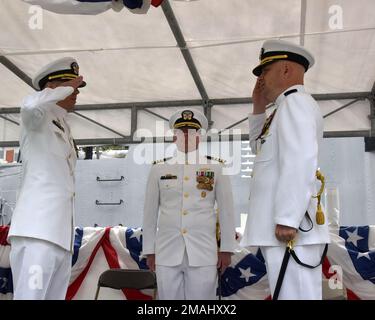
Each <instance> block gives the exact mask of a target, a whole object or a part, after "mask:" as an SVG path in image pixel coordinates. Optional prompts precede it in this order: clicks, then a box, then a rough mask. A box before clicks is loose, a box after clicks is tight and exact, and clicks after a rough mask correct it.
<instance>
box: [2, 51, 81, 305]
mask: <svg viewBox="0 0 375 320" xmlns="http://www.w3.org/2000/svg"><path fill="white" fill-rule="evenodd" d="M33 85H34V87H35V88H36V89H37V90H38V91H37V92H35V93H33V94H31V95H29V96H28V97H26V98H25V99H24V101H23V104H22V106H21V137H20V150H21V157H22V166H23V180H22V187H21V190H20V194H19V196H18V199H17V203H16V208H15V210H14V213H13V216H12V221H11V227H10V230H9V235H8V239H9V241H10V243H11V252H10V265H11V269H12V275H13V286H14V299H31V300H34V299H37V300H39V299H65V294H66V290H67V287H68V284H69V279H70V271H71V263H72V261H71V258H72V250H73V241H74V217H73V207H74V167H75V164H76V160H77V156H76V148H75V144H74V141H73V138H72V136H71V133H70V128H69V125H68V124H67V122H66V118H67V113H68V112H70V111H73V109H74V106H75V104H76V99H77V95H78V94H79V91H78V88H79V87H83V86H85V85H86V83H85V82H84V81H83V78H82V77H81V76H79V67H78V64H77V61H76V60H75V59H73V58H69V57H67V58H62V59H59V60H57V61H54V62H52V63H50V64H48V65H47V66H45V67H44V68H42V70H40V71H39V72H38V73H37V74H36V76H35V77H34V78H33Z"/></svg>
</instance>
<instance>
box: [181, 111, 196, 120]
mask: <svg viewBox="0 0 375 320" xmlns="http://www.w3.org/2000/svg"><path fill="white" fill-rule="evenodd" d="M181 115H182V118H183V119H184V120H191V119H192V118H193V116H194V113H193V112H192V111H190V110H185V111H182V113H181Z"/></svg>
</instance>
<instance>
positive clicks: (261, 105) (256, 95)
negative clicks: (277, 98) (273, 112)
mask: <svg viewBox="0 0 375 320" xmlns="http://www.w3.org/2000/svg"><path fill="white" fill-rule="evenodd" d="M252 98H253V106H254V108H253V114H260V113H264V112H266V106H267V105H268V104H269V103H270V101H268V99H267V98H266V97H265V95H264V82H263V80H262V78H258V80H257V82H256V84H255V87H254V90H253V96H252Z"/></svg>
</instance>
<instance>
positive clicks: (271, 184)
mask: <svg viewBox="0 0 375 320" xmlns="http://www.w3.org/2000/svg"><path fill="white" fill-rule="evenodd" d="M275 104H276V108H277V112H276V114H275V116H274V118H273V121H272V123H271V126H270V128H269V130H268V132H267V133H265V134H264V135H263V136H262V137H261V138H260V139H256V138H257V137H258V136H259V135H260V133H261V131H262V128H263V125H264V123H265V120H266V115H265V114H260V115H252V114H250V115H249V121H250V146H251V148H252V150H253V151H257V155H256V158H255V161H254V162H255V163H254V168H253V178H252V179H251V186H250V198H249V199H250V209H249V216H248V219H247V222H246V228H245V233H244V237H243V239H242V244H243V245H245V246H246V245H252V246H279V245H285V244H282V243H281V242H279V241H278V240H277V239H276V236H275V227H276V224H281V225H285V226H290V227H293V228H296V229H298V228H299V227H300V226H301V228H303V229H305V230H306V229H309V227H310V226H311V224H310V223H309V222H308V220H307V218H306V216H305V213H306V211H308V213H309V215H310V217H311V220H312V222H313V228H312V230H311V231H309V232H301V231H298V234H297V238H296V239H297V243H296V244H297V245H301V244H318V243H328V242H329V233H328V226H327V220H328V219H327V217H326V219H325V221H326V223H325V224H324V225H318V224H317V223H316V209H317V200H316V199H315V198H312V197H313V196H316V194H317V191H318V190H319V187H320V183H319V182H318V181H317V179H316V177H315V174H316V170H317V169H318V152H319V145H320V143H321V142H322V140H323V118H322V115H321V112H320V109H319V106H318V104H317V103H316V101H315V100H314V99H313V98H312V97H311V95H310V94H308V93H306V92H305V90H304V87H303V86H301V85H298V86H293V87H290V88H289V89H287V90H286V91H285V92H284V93H282V94H281V95H280V96H279V97H278V98H277V99H276V101H275Z"/></svg>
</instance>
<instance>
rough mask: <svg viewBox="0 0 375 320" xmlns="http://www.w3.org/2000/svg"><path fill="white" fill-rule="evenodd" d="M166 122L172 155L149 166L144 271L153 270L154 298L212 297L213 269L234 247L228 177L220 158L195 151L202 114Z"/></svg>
mask: <svg viewBox="0 0 375 320" xmlns="http://www.w3.org/2000/svg"><path fill="white" fill-rule="evenodd" d="M169 124H170V127H171V129H174V142H175V143H176V145H177V153H176V155H175V156H174V157H171V158H166V159H163V160H161V161H156V162H155V164H154V165H153V167H152V169H151V172H150V175H149V179H148V183H147V190H146V199H145V207H144V218H143V254H144V255H147V264H148V266H149V267H150V269H151V270H155V269H156V275H157V281H158V293H159V298H160V299H179V300H182V299H187V300H193V299H216V284H217V281H216V280H217V268H220V269H221V272H223V271H224V269H225V268H226V267H227V266H228V265H229V264H230V261H231V254H232V252H233V250H234V245H235V227H234V209H233V200H232V191H231V185H230V180H229V177H228V176H226V175H223V172H222V169H223V164H222V161H221V160H220V159H217V160H215V159H214V158H212V157H209V156H204V155H200V154H199V151H198V150H197V148H198V144H199V140H200V137H201V136H200V133H201V129H204V130H207V119H206V117H205V116H204V115H203V114H201V113H200V112H197V111H194V112H193V111H191V110H184V111H182V112H181V111H178V112H176V113H175V114H174V115H173V116H172V117H171V118H170V121H169ZM215 202H217V206H218V217H217V210H215V208H214V206H215ZM217 219H218V220H219V223H220V228H221V244H220V249H219V252H218V246H217V241H216V222H217Z"/></svg>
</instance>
